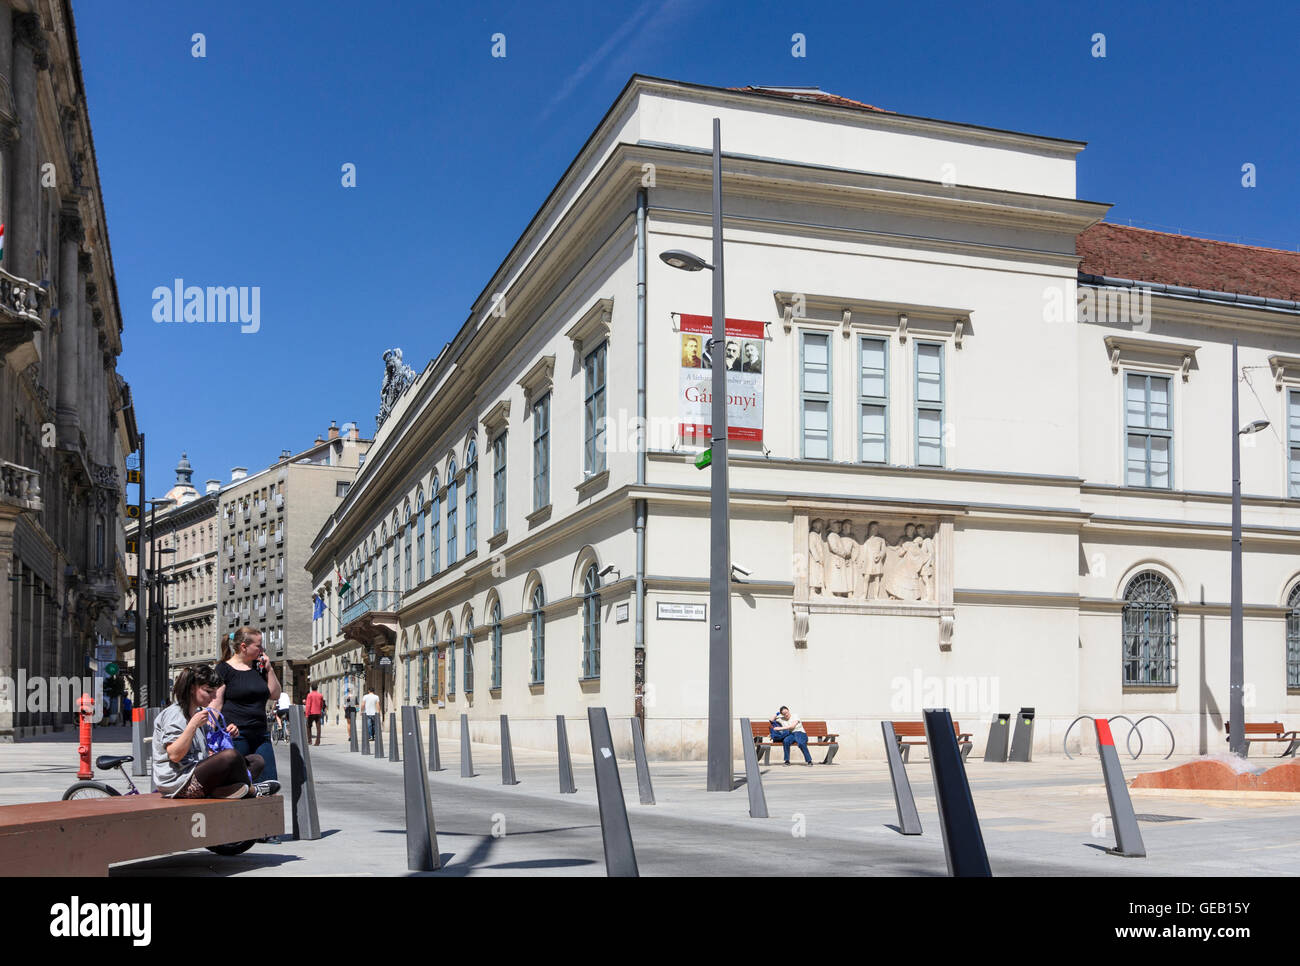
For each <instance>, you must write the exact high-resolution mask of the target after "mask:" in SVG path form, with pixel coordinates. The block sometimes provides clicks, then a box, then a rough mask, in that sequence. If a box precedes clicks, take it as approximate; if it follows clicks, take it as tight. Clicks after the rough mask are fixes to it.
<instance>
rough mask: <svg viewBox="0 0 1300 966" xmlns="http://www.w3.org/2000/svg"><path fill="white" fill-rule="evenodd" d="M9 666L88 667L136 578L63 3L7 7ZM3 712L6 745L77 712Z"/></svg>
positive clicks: (107, 312)
mask: <svg viewBox="0 0 1300 966" xmlns="http://www.w3.org/2000/svg"><path fill="white" fill-rule="evenodd" d="M0 222H3V224H4V255H3V260H2V261H0V353H2V354H3V367H2V368H0V480H2V481H3V482H2V489H0V571H3V574H4V576H5V577H6V578H7V579H5V580H3V581H0V677H15V676H17V675H18V674H19V672H22V673H24V674H26V675H27V676H29V677H30V676H33V675H42V676H46V677H65V676H82V675H85V674H87V672H88V667H89V665H88V658H90V657H91V656H92V655H93V649H94V647H95V645H96V644H98V643H100V642H112V640H113V636H114V626H115V622H116V618H117V617H119V616H120V612H121V602H122V599H123V594H124V591H125V588H126V571H125V569H124V562H123V554H122V551H123V550H124V543H123V539H124V538H123V527H122V521H123V518H124V516H125V503H124V486H123V482H124V478H125V460H126V457H127V455H128V454H129V453H131V452H132V451H134V450H135V449H136V447H137V445H138V441H137V437H136V427H135V418H134V415H133V412H132V407H131V395H130V391H129V389H128V387H127V385H126V383H125V382H124V381H123V380H122V378H121V377H120V376H119V375H118V373H117V370H116V362H117V357H118V355H119V354H120V353H121V351H122V341H121V336H122V321H121V312H120V310H119V307H118V300H117V285H116V281H115V279H114V275H113V261H112V252H111V249H110V248H109V243H108V228H107V225H106V222H105V217H104V207H103V201H102V196H101V192H100V185H99V172H98V169H97V166H96V163H95V148H94V141H93V139H92V137H91V131H90V118H89V115H88V113H87V106H86V98H85V91H84V86H83V83H82V76H81V65H80V61H79V58H78V53H77V38H76V31H75V26H74V24H73V19H72V8H71V5H70V4H69V3H67V2H66V0H36V2H31V0H28V2H13V0H11V2H3V3H0ZM72 718H73V716H72V715H71V714H70V713H69V711H67V710H63V711H61V710H54V709H44V710H37V709H30V708H27V707H26V706H25V705H24V703H23V700H22V699H21V697H20V698H19V700H18V701H17V702H16V703H15V704H14V705H13V706H12V708H10V709H8V710H3V711H0V741H4V740H13V739H14V738H19V737H24V736H26V735H30V734H33V733H39V732H42V731H46V730H49V729H50V728H53V727H58V726H61V725H63V724H67V723H69V722H71V721H72Z"/></svg>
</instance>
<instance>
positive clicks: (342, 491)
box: [334, 480, 348, 500]
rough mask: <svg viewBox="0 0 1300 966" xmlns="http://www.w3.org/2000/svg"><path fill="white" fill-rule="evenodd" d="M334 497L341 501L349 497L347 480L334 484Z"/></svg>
mask: <svg viewBox="0 0 1300 966" xmlns="http://www.w3.org/2000/svg"><path fill="white" fill-rule="evenodd" d="M334 495H335V496H336V497H338V498H339V499H340V500H341V499H343V497H345V496H347V495H348V483H347V481H346V480H339V481H338V482H337V483H335V484H334Z"/></svg>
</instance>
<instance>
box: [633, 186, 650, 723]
mask: <svg viewBox="0 0 1300 966" xmlns="http://www.w3.org/2000/svg"><path fill="white" fill-rule="evenodd" d="M645 212H646V190H645V189H644V188H641V189H639V190H638V191H637V193H636V416H637V425H638V426H639V427H640V428H641V431H640V433H639V434H638V435H637V444H636V449H637V452H636V482H637V485H638V486H642V485H644V484H645V463H646V459H645V452H646V433H647V427H646V403H645V380H646V371H645V370H646V315H645V295H646V292H645V279H646V227H645ZM645 521H646V501H645V500H637V501H636V594H635V596H636V630H635V632H634V634H635V637H634V642H633V652H632V653H633V662H634V663H633V668H632V675H633V677H632V679H633V682H634V688H633V690H634V693H635V695H636V700H635V705H634V707H633V711H632V713H633V714H635V715H636V716H637V718H638V719H640V722H641V732H642V734H644V733H645Z"/></svg>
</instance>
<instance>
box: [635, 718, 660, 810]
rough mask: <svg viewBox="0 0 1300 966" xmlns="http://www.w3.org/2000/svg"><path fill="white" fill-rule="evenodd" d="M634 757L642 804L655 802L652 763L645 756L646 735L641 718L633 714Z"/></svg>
mask: <svg viewBox="0 0 1300 966" xmlns="http://www.w3.org/2000/svg"><path fill="white" fill-rule="evenodd" d="M632 757H633V758H635V759H636V790H637V792H638V794H639V795H640V796H641V804H642V805H653V804H654V803H655V790H654V786H652V785H651V784H650V763H649V762H648V761H646V757H645V736H644V735H643V734H641V719H640V718H638V717H637V716H636V715H632Z"/></svg>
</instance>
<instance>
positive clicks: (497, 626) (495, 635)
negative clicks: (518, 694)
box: [488, 600, 501, 690]
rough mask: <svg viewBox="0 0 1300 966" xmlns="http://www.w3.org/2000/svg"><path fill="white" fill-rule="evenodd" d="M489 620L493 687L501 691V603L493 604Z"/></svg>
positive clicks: (496, 601) (495, 601)
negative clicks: (490, 625) (490, 626)
mask: <svg viewBox="0 0 1300 966" xmlns="http://www.w3.org/2000/svg"><path fill="white" fill-rule="evenodd" d="M488 620H489V621H490V622H491V624H492V687H493V688H494V689H496V690H500V689H501V601H499V600H494V601H493V602H492V610H491V612H490V613H489V616H488Z"/></svg>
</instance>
